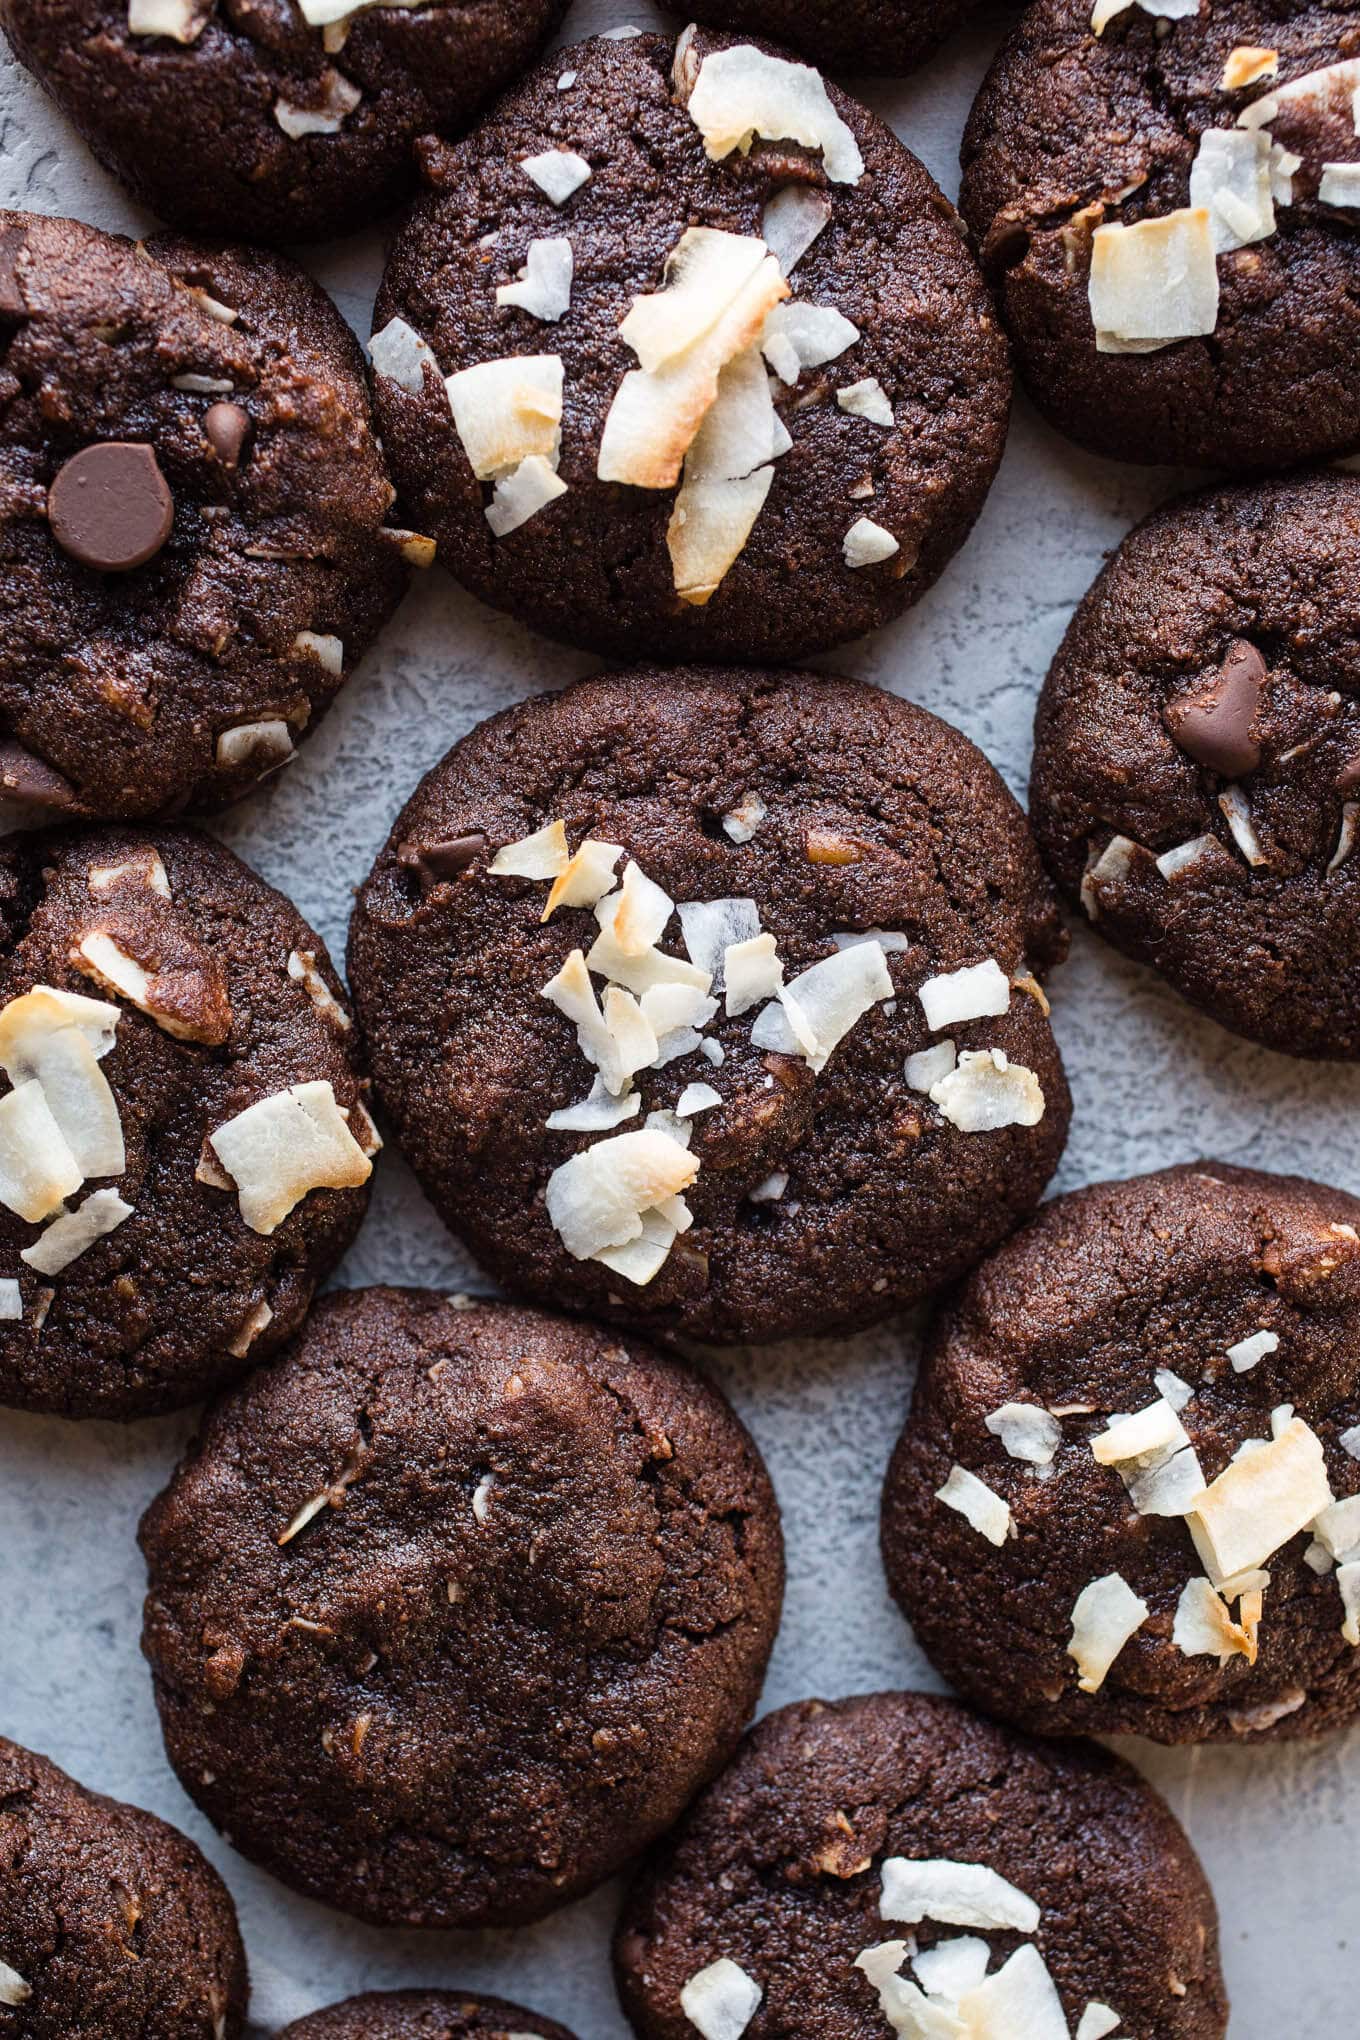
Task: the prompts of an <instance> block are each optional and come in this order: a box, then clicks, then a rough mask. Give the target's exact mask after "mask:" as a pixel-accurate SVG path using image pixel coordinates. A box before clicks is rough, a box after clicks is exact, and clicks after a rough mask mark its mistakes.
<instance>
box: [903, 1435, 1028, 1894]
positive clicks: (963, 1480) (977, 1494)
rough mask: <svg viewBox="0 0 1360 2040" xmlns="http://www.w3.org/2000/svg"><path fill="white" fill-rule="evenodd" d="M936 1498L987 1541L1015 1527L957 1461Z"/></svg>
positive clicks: (1006, 1510) (1001, 1503) (1003, 1507)
mask: <svg viewBox="0 0 1360 2040" xmlns="http://www.w3.org/2000/svg"><path fill="white" fill-rule="evenodd" d="M935 1499H936V1501H937V1502H943V1503H944V1505H945V1507H946V1508H947V1509H955V1510H957V1512H958V1513H959V1515H960V1516H963V1517H965V1518H966V1520H967V1521H968V1522H969V1523H971V1524H972V1526H973V1528H974V1529H975V1530H976V1531H977V1533H978V1535H979V1537H985V1538H986V1539H987V1542H988V1543H989V1544H995V1545H997V1546H1000V1545H1002V1544H1004V1543H1005V1542H1006V1539H1007V1538H1008V1537H1009V1536H1010V1535H1011V1532H1012V1530H1013V1529H1014V1527H1015V1525H1014V1522H1013V1520H1012V1517H1011V1511H1010V1504H1009V1503H1008V1502H1006V1501H1005V1500H1004V1499H1003V1498H1002V1497H1001V1496H1000V1495H999V1494H997V1492H996V1491H995V1489H994V1488H989V1487H988V1485H987V1483H986V1481H985V1480H979V1479H978V1477H977V1475H976V1474H975V1473H970V1472H969V1471H968V1469H967V1467H966V1466H960V1465H958V1464H957V1462H956V1463H955V1464H954V1465H953V1466H951V1467H950V1469H949V1478H948V1480H947V1481H946V1482H945V1484H944V1486H943V1487H941V1488H936V1490H935ZM888 1917H891V1918H893V1919H899V1918H905V1917H906V1915H905V1914H898V1913H893V1914H891V1915H889V1916H888ZM957 1924H959V1925H961V1926H967V1925H970V1924H971V1925H977V1924H980V1922H976V1921H973V1922H969V1921H959V1922H958V1923H957Z"/></svg>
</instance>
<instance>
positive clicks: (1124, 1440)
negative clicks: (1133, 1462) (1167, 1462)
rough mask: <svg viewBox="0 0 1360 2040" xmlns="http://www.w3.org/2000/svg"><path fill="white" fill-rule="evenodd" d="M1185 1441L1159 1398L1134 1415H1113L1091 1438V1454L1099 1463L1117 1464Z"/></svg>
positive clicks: (1172, 1414)
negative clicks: (1105, 1425) (1104, 1428)
mask: <svg viewBox="0 0 1360 2040" xmlns="http://www.w3.org/2000/svg"><path fill="white" fill-rule="evenodd" d="M1189 1442H1190V1441H1189V1439H1188V1437H1187V1436H1186V1432H1185V1426H1184V1425H1183V1424H1182V1422H1181V1420H1180V1418H1179V1417H1178V1416H1177V1415H1176V1412H1175V1411H1174V1410H1173V1409H1172V1407H1171V1405H1170V1403H1169V1402H1167V1401H1165V1400H1164V1399H1163V1398H1159V1399H1158V1400H1157V1401H1156V1402H1154V1403H1149V1404H1148V1406H1147V1408H1146V1409H1144V1410H1139V1411H1138V1412H1137V1414H1136V1415H1135V1416H1131V1417H1113V1418H1112V1419H1111V1420H1110V1424H1109V1426H1108V1428H1107V1429H1106V1430H1104V1431H1102V1432H1100V1433H1099V1434H1098V1435H1097V1436H1096V1437H1094V1438H1093V1439H1092V1440H1091V1453H1092V1456H1093V1457H1094V1458H1095V1459H1096V1460H1097V1461H1098V1462H1099V1464H1100V1465H1101V1466H1118V1465H1119V1464H1120V1462H1121V1461H1124V1460H1129V1459H1141V1458H1143V1457H1145V1455H1146V1454H1148V1453H1150V1452H1157V1451H1161V1450H1163V1449H1165V1448H1166V1447H1167V1446H1171V1447H1173V1448H1179V1447H1180V1446H1182V1445H1188V1444H1189Z"/></svg>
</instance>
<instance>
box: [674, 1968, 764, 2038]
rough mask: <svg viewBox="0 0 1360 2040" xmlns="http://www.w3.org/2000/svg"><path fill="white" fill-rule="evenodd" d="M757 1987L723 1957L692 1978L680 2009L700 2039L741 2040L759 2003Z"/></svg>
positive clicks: (685, 1990) (758, 1988)
mask: <svg viewBox="0 0 1360 2040" xmlns="http://www.w3.org/2000/svg"><path fill="white" fill-rule="evenodd" d="M761 1996H762V1992H761V1988H760V1985H759V1984H758V1983H756V1982H755V1980H754V1979H753V1978H752V1977H749V1976H748V1975H747V1974H746V1971H745V1970H744V1969H742V1968H741V1967H740V1965H739V1964H737V1963H735V1962H733V1961H731V1960H729V1958H728V1957H727V1956H726V1955H723V1956H720V1957H719V1959H718V1960H717V1961H716V1962H710V1963H709V1965H708V1967H707V1969H701V1970H700V1971H699V1973H698V1975H697V1976H691V1978H690V1980H689V1982H688V1983H687V1984H686V1985H685V1986H684V1988H683V1990H682V1991H681V1992H680V2009H681V2011H682V2012H683V2013H684V2015H685V2017H686V2018H687V2019H688V2020H689V2023H690V2024H691V2026H693V2027H694V2029H695V2031H696V2032H698V2033H702V2035H703V2040H741V2036H742V2034H743V2033H744V2032H745V2031H746V2028H747V2027H748V2026H749V2025H750V2023H751V2021H752V2019H753V2018H754V2017H755V2014H756V2007H757V2006H758V2005H759V2003H760V2000H761Z"/></svg>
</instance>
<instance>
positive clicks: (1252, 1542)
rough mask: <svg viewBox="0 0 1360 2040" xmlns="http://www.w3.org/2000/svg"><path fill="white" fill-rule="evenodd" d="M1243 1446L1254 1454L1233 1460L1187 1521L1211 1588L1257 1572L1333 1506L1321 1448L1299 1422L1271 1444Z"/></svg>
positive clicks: (1292, 1423) (1289, 1425)
mask: <svg viewBox="0 0 1360 2040" xmlns="http://www.w3.org/2000/svg"><path fill="white" fill-rule="evenodd" d="M1248 1442H1249V1444H1250V1445H1252V1446H1253V1447H1254V1449H1253V1450H1250V1451H1245V1452H1242V1453H1239V1455H1238V1456H1237V1458H1235V1459H1234V1460H1233V1461H1232V1463H1231V1464H1230V1465H1229V1466H1227V1467H1225V1468H1224V1470H1223V1472H1222V1473H1221V1474H1219V1476H1218V1478H1217V1480H1214V1481H1211V1482H1210V1484H1209V1486H1208V1487H1206V1488H1205V1489H1204V1490H1203V1492H1202V1493H1201V1494H1200V1495H1199V1496H1198V1497H1197V1500H1196V1504H1195V1507H1194V1509H1193V1510H1192V1511H1191V1512H1190V1513H1189V1514H1188V1515H1187V1517H1186V1523H1187V1525H1188V1528H1189V1531H1190V1535H1191V1537H1192V1538H1193V1539H1194V1543H1195V1549H1196V1551H1198V1553H1199V1555H1200V1559H1201V1561H1202V1563H1203V1565H1204V1569H1205V1571H1206V1572H1207V1573H1208V1575H1209V1578H1210V1579H1211V1580H1212V1581H1215V1582H1217V1581H1221V1580H1225V1579H1231V1578H1232V1576H1233V1574H1234V1573H1240V1572H1246V1571H1248V1570H1249V1569H1251V1568H1252V1567H1255V1566H1260V1565H1263V1564H1264V1563H1265V1562H1266V1560H1267V1559H1268V1558H1270V1557H1271V1556H1272V1555H1273V1554H1274V1553H1275V1552H1276V1551H1278V1550H1279V1549H1280V1547H1281V1545H1283V1544H1287V1543H1288V1541H1289V1539H1290V1538H1291V1537H1294V1536H1297V1534H1298V1532H1299V1531H1300V1530H1305V1529H1307V1527H1308V1525H1309V1524H1310V1523H1311V1522H1312V1521H1313V1520H1314V1518H1315V1517H1317V1516H1318V1515H1320V1514H1321V1512H1322V1511H1323V1510H1324V1509H1325V1508H1326V1507H1327V1506H1328V1504H1329V1503H1330V1502H1331V1499H1332V1493H1331V1488H1330V1487H1329V1485H1328V1482H1327V1468H1326V1463H1325V1461H1324V1459H1323V1454H1322V1446H1321V1443H1320V1441H1319V1439H1318V1437H1317V1435H1316V1433H1315V1432H1314V1431H1313V1430H1311V1429H1310V1427H1309V1426H1308V1425H1307V1424H1306V1423H1304V1421H1303V1419H1302V1418H1301V1417H1294V1418H1292V1419H1290V1420H1289V1421H1288V1422H1286V1423H1284V1424H1283V1425H1282V1426H1281V1428H1280V1430H1279V1433H1278V1435H1277V1436H1275V1437H1273V1438H1271V1439H1269V1440H1264V1439H1260V1440H1257V1439H1253V1440H1249V1441H1248Z"/></svg>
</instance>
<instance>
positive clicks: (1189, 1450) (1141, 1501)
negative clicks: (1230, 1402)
mask: <svg viewBox="0 0 1360 2040" xmlns="http://www.w3.org/2000/svg"><path fill="white" fill-rule="evenodd" d="M1119 1473H1120V1478H1121V1479H1122V1480H1123V1482H1124V1485H1125V1487H1126V1488H1127V1489H1128V1491H1129V1499H1130V1500H1131V1501H1132V1503H1133V1506H1134V1508H1135V1509H1136V1510H1137V1512H1138V1514H1139V1515H1140V1516H1184V1515H1188V1513H1189V1511H1190V1510H1191V1509H1192V1508H1193V1507H1194V1505H1195V1502H1196V1500H1197V1499H1198V1497H1199V1495H1200V1493H1201V1492H1202V1490H1203V1487H1204V1469H1203V1467H1202V1466H1201V1465H1200V1463H1199V1454H1198V1453H1197V1452H1196V1451H1195V1448H1194V1446H1193V1445H1182V1446H1181V1447H1179V1448H1178V1449H1174V1450H1168V1451H1166V1452H1154V1453H1151V1454H1149V1455H1148V1457H1147V1458H1146V1459H1138V1460H1134V1461H1132V1462H1130V1463H1128V1464H1126V1465H1123V1466H1121V1467H1120V1469H1119Z"/></svg>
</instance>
